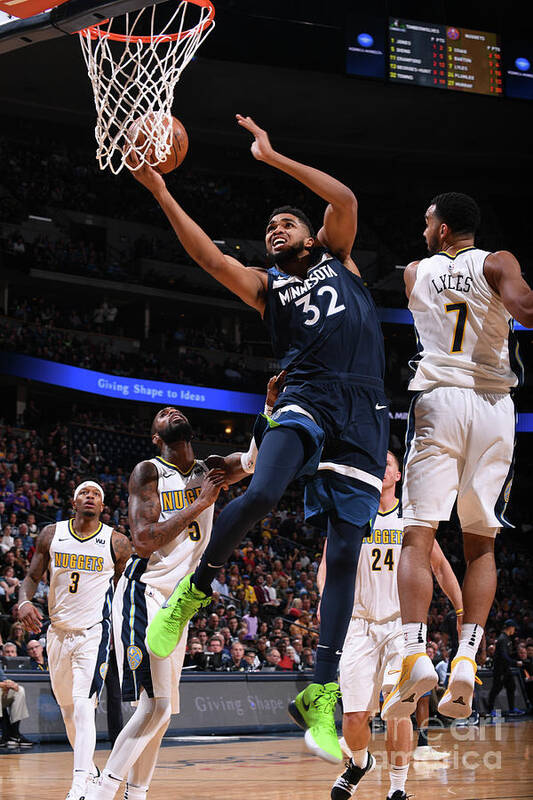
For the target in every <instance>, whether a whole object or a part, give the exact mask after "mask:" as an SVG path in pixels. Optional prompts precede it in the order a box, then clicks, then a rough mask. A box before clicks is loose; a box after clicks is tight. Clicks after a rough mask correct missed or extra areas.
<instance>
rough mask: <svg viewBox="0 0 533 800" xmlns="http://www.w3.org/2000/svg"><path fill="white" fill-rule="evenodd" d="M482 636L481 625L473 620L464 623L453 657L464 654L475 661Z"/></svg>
mask: <svg viewBox="0 0 533 800" xmlns="http://www.w3.org/2000/svg"><path fill="white" fill-rule="evenodd" d="M482 636H483V628H482V627H481V625H477V624H475V623H473V622H467V623H465V624H464V625H463V627H462V629H461V637H460V639H459V648H458V650H457V655H456V656H455V657H456V658H459V657H460V656H466V657H467V658H471V659H472V661H475V660H476V653H477V651H478V649H479V645H480V644H481V637H482Z"/></svg>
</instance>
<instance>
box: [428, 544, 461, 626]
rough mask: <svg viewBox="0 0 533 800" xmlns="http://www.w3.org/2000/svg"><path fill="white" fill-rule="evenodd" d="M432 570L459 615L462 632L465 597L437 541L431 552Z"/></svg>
mask: <svg viewBox="0 0 533 800" xmlns="http://www.w3.org/2000/svg"><path fill="white" fill-rule="evenodd" d="M430 560H431V569H432V571H433V574H434V576H435V578H436V579H437V583H438V584H439V586H440V588H441V589H442V591H443V592H444V594H445V595H446V597H447V598H448V600H449V601H450V603H451V604H452V606H453V607H454V609H455V612H456V613H457V612H460V613H457V627H458V628H459V630H460V626H461V622H462V609H463V595H462V592H461V587H460V586H459V582H458V580H457V578H456V577H455V573H454V571H453V569H452V568H451V565H450V562H449V561H448V559H447V558H446V556H445V555H444V553H443V552H442V549H441V546H440V545H439V543H438V542H437V540H436V539H435V541H434V542H433V549H432V551H431V556H430Z"/></svg>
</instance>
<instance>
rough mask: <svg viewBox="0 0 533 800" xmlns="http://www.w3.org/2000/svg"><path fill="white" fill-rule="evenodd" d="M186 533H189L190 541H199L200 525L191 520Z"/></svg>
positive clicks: (200, 534)
mask: <svg viewBox="0 0 533 800" xmlns="http://www.w3.org/2000/svg"><path fill="white" fill-rule="evenodd" d="M187 533H188V534H189V539H190V540H191V542H199V541H200V539H201V537H202V533H201V531H200V526H199V525H198V523H197V522H196V521H194V522H191V524H190V525H189V527H188V528H187Z"/></svg>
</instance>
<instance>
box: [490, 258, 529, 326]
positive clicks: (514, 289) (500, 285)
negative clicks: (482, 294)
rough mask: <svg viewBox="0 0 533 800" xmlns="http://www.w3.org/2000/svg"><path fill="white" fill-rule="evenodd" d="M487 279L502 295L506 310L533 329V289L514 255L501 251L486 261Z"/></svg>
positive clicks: (522, 323)
mask: <svg viewBox="0 0 533 800" xmlns="http://www.w3.org/2000/svg"><path fill="white" fill-rule="evenodd" d="M483 272H484V273H485V277H486V279H487V281H488V282H489V285H490V286H491V288H492V289H494V291H495V292H496V293H497V294H499V295H500V297H501V299H502V303H503V304H504V306H505V308H506V309H507V311H508V312H509V314H512V316H513V317H514V319H516V320H518V322H520V324H521V325H524V326H525V327H526V328H532V327H533V289H531V287H530V286H529V285H528V283H526V281H525V280H524V278H523V277H522V272H521V269H520V264H519V263H518V261H517V259H516V258H515V257H514V256H513V254H512V253H509V252H508V251H507V250H499V251H498V252H496V253H491V254H490V255H488V256H487V258H486V259H485V265H484V267H483Z"/></svg>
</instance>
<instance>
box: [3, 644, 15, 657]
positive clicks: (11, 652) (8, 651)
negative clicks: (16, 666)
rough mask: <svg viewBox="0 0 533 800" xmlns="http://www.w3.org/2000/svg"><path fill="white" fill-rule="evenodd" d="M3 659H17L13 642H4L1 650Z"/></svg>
mask: <svg viewBox="0 0 533 800" xmlns="http://www.w3.org/2000/svg"><path fill="white" fill-rule="evenodd" d="M2 656H3V658H17V657H18V653H17V646H16V644H14V643H13V642H6V643H5V644H4V646H3V648H2Z"/></svg>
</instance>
